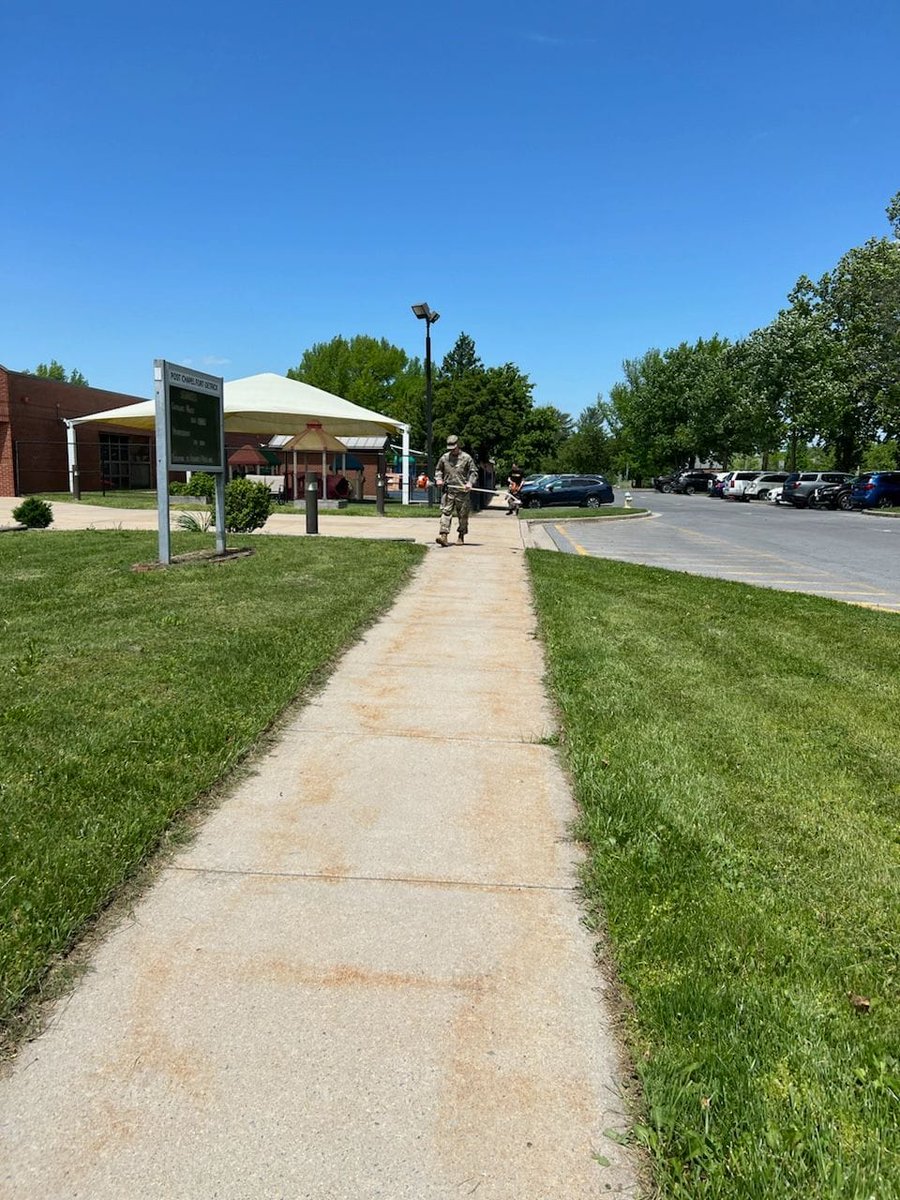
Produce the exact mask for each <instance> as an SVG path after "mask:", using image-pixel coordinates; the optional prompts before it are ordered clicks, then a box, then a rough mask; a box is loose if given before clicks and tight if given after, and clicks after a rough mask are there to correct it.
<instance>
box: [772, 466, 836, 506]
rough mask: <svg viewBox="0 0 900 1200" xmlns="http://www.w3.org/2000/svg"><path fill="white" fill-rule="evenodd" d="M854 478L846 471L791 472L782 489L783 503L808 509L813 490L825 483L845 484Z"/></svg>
mask: <svg viewBox="0 0 900 1200" xmlns="http://www.w3.org/2000/svg"><path fill="white" fill-rule="evenodd" d="M852 478H853V476H852V475H850V474H848V473H847V472H846V471H791V473H790V475H788V477H787V479H786V480H785V481H784V483H783V484H782V487H781V503H782V504H793V506H794V507H795V508H806V506H807V504H808V503H809V493H810V492H811V491H812V490H813V488H817V487H819V486H820V485H821V484H823V483H844V482H845V481H846V480H848V479H852Z"/></svg>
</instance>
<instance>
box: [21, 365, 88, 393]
mask: <svg viewBox="0 0 900 1200" xmlns="http://www.w3.org/2000/svg"><path fill="white" fill-rule="evenodd" d="M32 374H34V375H37V376H39V377H40V378H41V379H56V380H58V381H59V382H60V383H74V384H75V386H76V387H88V381H87V380H86V379H85V377H84V376H83V375H82V373H81V372H80V371H78V370H72V371H70V372H69V373H68V375H67V374H66V368H65V367H64V366H63V365H62V363H58V362H57V361H56V359H55V358H53V359H51V360H50V363H49V365H48V364H47V363H38V365H37V366H36V367H35V369H34V371H33V372H32Z"/></svg>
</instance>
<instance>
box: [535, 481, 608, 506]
mask: <svg viewBox="0 0 900 1200" xmlns="http://www.w3.org/2000/svg"><path fill="white" fill-rule="evenodd" d="M519 499H520V500H521V501H522V504H523V506H524V507H525V508H545V507H548V506H549V505H551V504H552V505H557V506H558V505H572V506H573V507H574V506H576V505H577V506H578V507H579V508H580V507H581V506H582V505H584V506H586V507H587V508H599V507H600V505H601V504H612V502H613V499H614V497H613V490H612V488H611V487H610V486H609V484H608V483H607V482H606V480H605V479H604V478H603V476H602V475H545V476H544V477H543V478H542V479H538V480H536V481H535V482H534V483H524V484H523V485H522V490H521V492H519Z"/></svg>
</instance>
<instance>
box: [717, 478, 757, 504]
mask: <svg viewBox="0 0 900 1200" xmlns="http://www.w3.org/2000/svg"><path fill="white" fill-rule="evenodd" d="M760 475H762V471H733V472H732V474H731V478H730V479H729V480H728V482H727V483H726V484H725V486H724V487H723V488H722V499H723V500H743V498H744V488H745V487H746V486H747V484H748V483H752V482H753V480H754V479H757V478H758V477H759V476H760Z"/></svg>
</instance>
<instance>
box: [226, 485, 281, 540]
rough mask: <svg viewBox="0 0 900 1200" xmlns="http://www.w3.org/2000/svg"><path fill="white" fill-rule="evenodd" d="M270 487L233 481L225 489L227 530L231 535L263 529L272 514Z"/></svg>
mask: <svg viewBox="0 0 900 1200" xmlns="http://www.w3.org/2000/svg"><path fill="white" fill-rule="evenodd" d="M272 508H273V501H272V493H271V491H270V490H269V485H268V484H266V483H250V481H249V480H247V479H232V481H231V483H229V484H227V485H226V487H225V528H226V529H227V531H228V532H229V533H252V532H253V530H254V529H261V528H262V527H263V525H265V523H266V521H267V520H268V519H269V515H270V513H271V512H272Z"/></svg>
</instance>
